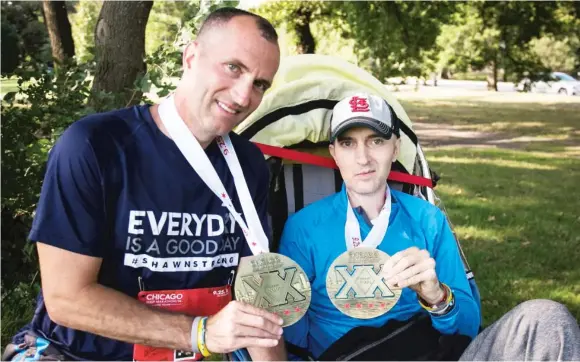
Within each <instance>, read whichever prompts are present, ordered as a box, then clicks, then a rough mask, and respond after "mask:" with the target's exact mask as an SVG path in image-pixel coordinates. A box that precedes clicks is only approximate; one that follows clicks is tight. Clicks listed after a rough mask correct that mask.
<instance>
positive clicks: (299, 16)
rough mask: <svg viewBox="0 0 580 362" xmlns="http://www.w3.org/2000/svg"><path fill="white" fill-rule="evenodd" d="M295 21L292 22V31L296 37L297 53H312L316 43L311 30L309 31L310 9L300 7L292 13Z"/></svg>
mask: <svg viewBox="0 0 580 362" xmlns="http://www.w3.org/2000/svg"><path fill="white" fill-rule="evenodd" d="M294 15H295V16H296V21H295V22H294V31H295V32H296V36H297V37H298V46H297V52H298V54H314V49H315V47H316V43H315V41H314V37H313V36H312V32H311V31H310V18H311V17H312V11H311V10H309V9H304V8H302V7H300V8H298V10H297V11H296V12H295V13H294Z"/></svg>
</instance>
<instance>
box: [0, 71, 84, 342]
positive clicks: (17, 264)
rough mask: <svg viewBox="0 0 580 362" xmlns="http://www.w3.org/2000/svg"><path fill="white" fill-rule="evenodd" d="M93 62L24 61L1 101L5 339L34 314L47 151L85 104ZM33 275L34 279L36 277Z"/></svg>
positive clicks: (3, 330) (3, 316)
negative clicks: (36, 239) (35, 221)
mask: <svg viewBox="0 0 580 362" xmlns="http://www.w3.org/2000/svg"><path fill="white" fill-rule="evenodd" d="M91 70H92V65H91V64H88V65H85V66H74V67H73V66H71V67H69V68H68V69H67V70H66V71H57V72H51V71H49V70H48V69H47V67H46V66H45V65H44V64H42V63H34V62H31V63H25V64H23V65H21V66H20V67H19V68H18V69H17V70H16V72H15V75H16V76H17V77H18V91H17V92H11V93H8V94H6V95H5V97H4V100H3V101H2V133H1V136H2V174H3V175H4V177H2V271H3V273H2V286H3V288H2V307H3V308H2V309H3V311H4V313H2V340H3V341H4V340H5V338H6V337H7V334H8V335H10V334H12V333H14V331H15V328H20V327H22V325H23V322H24V321H25V320H26V319H29V318H30V314H31V310H30V308H31V306H32V305H33V303H34V296H35V293H36V289H37V288H38V279H34V276H35V275H36V274H37V268H38V266H37V260H36V252H35V249H34V248H33V245H32V244H30V243H28V242H27V235H28V232H29V230H30V223H31V220H32V216H33V212H34V209H35V207H36V204H37V201H38V196H39V194H40V188H41V184H42V178H43V175H44V167H45V163H46V159H47V156H48V152H49V150H50V148H51V147H52V145H53V144H54V142H55V141H56V139H57V138H58V136H59V135H60V134H61V133H62V131H63V130H64V129H65V128H66V127H67V126H68V125H70V124H71V123H72V122H74V121H75V120H77V119H79V118H81V117H82V116H84V115H85V114H88V113H90V112H91V109H89V108H87V107H86V106H85V104H86V100H87V98H88V95H89V91H90V74H91ZM31 281H32V282H31Z"/></svg>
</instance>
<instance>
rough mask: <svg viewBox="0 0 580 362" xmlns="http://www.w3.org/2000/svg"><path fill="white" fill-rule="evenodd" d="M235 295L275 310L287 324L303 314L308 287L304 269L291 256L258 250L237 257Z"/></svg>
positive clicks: (308, 303) (237, 298) (297, 319)
mask: <svg viewBox="0 0 580 362" xmlns="http://www.w3.org/2000/svg"><path fill="white" fill-rule="evenodd" d="M234 291H235V299H236V300H239V301H241V302H245V303H248V304H251V305H253V306H255V307H258V308H263V309H265V310H267V311H268V312H271V313H275V314H277V315H279V316H280V317H282V319H283V320H284V323H283V325H282V326H283V327H287V326H290V325H292V324H294V323H296V322H298V321H299V320H300V318H302V317H303V316H304V314H306V311H307V310H308V307H309V306H310V299H311V297H312V291H311V288H310V282H309V280H308V278H307V277H306V274H305V273H304V270H302V268H301V267H300V266H299V265H298V264H297V263H296V262H294V261H293V260H292V259H290V258H288V257H287V256H284V255H281V254H276V253H262V254H258V255H253V256H249V257H244V258H242V259H241V260H240V265H239V267H238V274H237V276H236V281H235V283H234Z"/></svg>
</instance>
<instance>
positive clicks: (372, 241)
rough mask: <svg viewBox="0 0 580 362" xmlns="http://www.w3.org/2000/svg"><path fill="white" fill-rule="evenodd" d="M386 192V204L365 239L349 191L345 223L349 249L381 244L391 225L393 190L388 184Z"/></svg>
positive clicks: (347, 247) (345, 235)
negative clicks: (361, 233)
mask: <svg viewBox="0 0 580 362" xmlns="http://www.w3.org/2000/svg"><path fill="white" fill-rule="evenodd" d="M385 194H386V197H385V204H384V205H383V208H382V209H381V212H380V213H379V216H377V218H376V219H374V222H373V227H372V229H371V231H370V232H369V234H368V235H367V237H366V238H365V239H364V241H363V240H362V239H361V236H360V226H359V223H358V220H357V218H356V216H355V214H354V211H353V210H352V206H351V204H350V200H349V199H348V193H347V195H346V200H347V203H348V208H347V210H346V224H345V225H344V237H345V240H346V249H347V250H352V249H354V248H356V247H359V246H365V247H369V248H376V247H377V246H379V245H380V244H381V242H382V241H383V238H384V237H385V234H386V233H387V229H388V227H389V218H390V217H391V190H390V189H389V186H388V185H387V191H386V192H385Z"/></svg>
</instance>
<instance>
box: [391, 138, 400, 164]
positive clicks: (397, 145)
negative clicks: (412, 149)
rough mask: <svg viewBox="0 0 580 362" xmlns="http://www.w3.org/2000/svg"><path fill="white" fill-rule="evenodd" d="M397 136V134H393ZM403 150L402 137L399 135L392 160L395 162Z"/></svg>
mask: <svg viewBox="0 0 580 362" xmlns="http://www.w3.org/2000/svg"><path fill="white" fill-rule="evenodd" d="M393 137H395V136H393ZM400 151H401V139H400V138H399V137H397V140H396V141H395V149H394V151H393V159H392V160H391V162H395V161H396V160H397V157H399V152H400Z"/></svg>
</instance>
